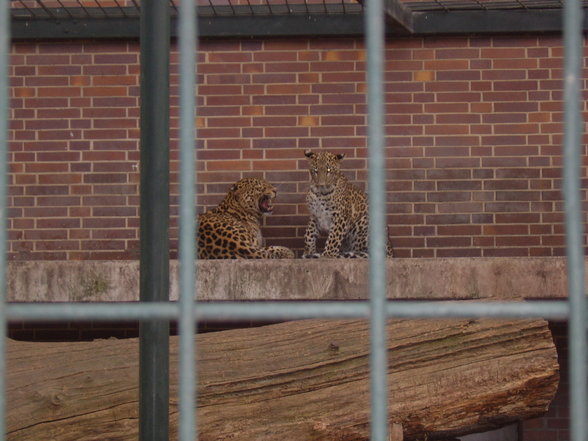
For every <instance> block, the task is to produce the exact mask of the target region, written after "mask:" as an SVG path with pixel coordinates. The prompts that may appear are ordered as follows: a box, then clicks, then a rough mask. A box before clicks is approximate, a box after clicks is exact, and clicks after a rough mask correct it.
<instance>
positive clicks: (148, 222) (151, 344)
mask: <svg viewBox="0 0 588 441" xmlns="http://www.w3.org/2000/svg"><path fill="white" fill-rule="evenodd" d="M170 27H171V24H170V8H169V2H168V1H162V0H144V1H143V2H142V3H141V32H140V34H141V39H140V43H141V45H140V51H141V155H140V160H141V162H140V166H141V191H140V201H141V207H140V212H141V231H140V236H141V237H140V243H141V262H140V298H141V301H143V302H154V301H166V300H168V299H169V235H168V230H169V59H170V56H169V49H170V35H171V32H170ZM139 359H140V361H139V379H140V380H139V383H140V389H139V438H140V440H141V441H164V440H165V441H167V440H168V439H169V436H168V433H169V322H167V321H158V320H153V321H150V322H141V323H140V325H139Z"/></svg>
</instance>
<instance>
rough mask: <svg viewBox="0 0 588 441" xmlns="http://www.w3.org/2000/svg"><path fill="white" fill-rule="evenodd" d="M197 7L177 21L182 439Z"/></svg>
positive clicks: (185, 435) (191, 391)
mask: <svg viewBox="0 0 588 441" xmlns="http://www.w3.org/2000/svg"><path fill="white" fill-rule="evenodd" d="M196 23H197V21H196V7H195V4H194V1H193V0H182V2H181V6H180V15H179V21H178V44H179V48H180V242H179V244H180V245H179V246H180V250H179V251H180V319H179V329H180V387H179V397H178V400H179V408H180V418H179V440H180V441H192V440H195V439H197V438H198V435H197V431H196V420H195V418H196V415H195V405H196V398H195V397H196V363H195V357H196V343H195V334H196V332H195V331H196V323H195V317H194V309H195V295H194V286H195V272H196V270H195V264H194V260H195V250H196V237H195V236H196V232H195V229H196V228H195V227H196V220H195V212H196V210H195V205H196V201H195V189H194V185H195V183H196V178H195V175H196V173H195V164H194V156H195V155H194V147H195V144H194V138H195V128H194V117H195V103H196V100H195V96H194V95H195V84H196V72H195V69H196V61H195V57H196V37H197V35H198V32H197V29H196Z"/></svg>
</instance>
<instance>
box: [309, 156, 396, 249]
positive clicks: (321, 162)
mask: <svg viewBox="0 0 588 441" xmlns="http://www.w3.org/2000/svg"><path fill="white" fill-rule="evenodd" d="M304 154H305V156H306V157H307V158H308V165H309V171H310V187H309V190H308V194H307V197H306V201H307V203H308V209H309V212H310V220H309V222H308V226H307V228H306V234H305V236H304V254H303V257H304V258H313V257H368V224H369V220H368V198H367V194H366V193H365V192H364V191H363V190H361V189H359V188H358V187H356V186H355V185H353V184H352V183H351V182H349V181H348V180H347V178H346V177H345V176H344V175H343V173H342V172H341V167H340V165H341V160H342V159H343V158H344V157H345V155H344V154H333V153H329V152H325V151H321V152H318V153H314V152H312V151H310V150H306V152H305V153H304ZM321 233H322V234H327V241H326V243H325V248H324V250H323V252H322V254H320V253H317V246H316V243H317V238H318V236H319V234H321ZM386 255H387V256H388V257H392V255H393V251H392V247H391V245H390V242H389V240H388V241H387V246H386Z"/></svg>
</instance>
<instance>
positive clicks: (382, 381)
mask: <svg viewBox="0 0 588 441" xmlns="http://www.w3.org/2000/svg"><path fill="white" fill-rule="evenodd" d="M384 24H385V23H384V4H383V2H382V0H370V1H368V2H367V6H366V15H365V30H366V50H367V83H368V97H367V98H368V100H367V104H368V152H369V155H368V168H369V182H368V187H369V211H370V212H369V221H370V222H369V230H370V231H369V252H370V263H369V281H370V341H371V350H370V368H371V369H370V373H371V374H370V379H371V383H370V385H371V388H370V393H371V411H372V420H371V440H372V441H387V440H388V381H387V374H388V357H387V333H386V318H387V314H386V242H387V240H386V225H385V219H386V205H385V200H386V199H385V196H384V191H385V185H384V152H383V151H384V87H383V73H384V58H385V56H384V54H385V53H384Z"/></svg>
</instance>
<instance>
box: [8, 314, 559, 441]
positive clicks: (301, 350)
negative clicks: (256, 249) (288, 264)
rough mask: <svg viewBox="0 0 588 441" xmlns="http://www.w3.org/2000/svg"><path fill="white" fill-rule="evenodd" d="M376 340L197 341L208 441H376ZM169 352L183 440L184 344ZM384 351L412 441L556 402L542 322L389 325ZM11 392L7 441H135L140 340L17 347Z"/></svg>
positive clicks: (250, 333)
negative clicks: (372, 347) (372, 439)
mask: <svg viewBox="0 0 588 441" xmlns="http://www.w3.org/2000/svg"><path fill="white" fill-rule="evenodd" d="M368 329H369V328H368V324H367V322H365V321H360V320H304V321H294V322H288V323H282V324H277V325H270V326H264V327H259V328H250V329H241V330H235V331H224V332H217V333H210V334H201V335H198V336H197V347H198V354H199V355H198V378H199V386H198V426H199V431H200V435H199V436H200V438H199V439H200V440H202V441H212V440H215V441H222V440H229V439H230V440H235V439H238V440H239V441H247V440H251V441H254V440H255V441H265V440H267V441H269V440H280V441H282V440H301V441H307V440H325V441H326V440H341V441H352V440H356V441H359V440H367V439H368V438H369V426H368V424H369V392H368V387H369V386H368V384H369V367H368V362H369V360H368V359H369V356H368V351H369V330H368ZM170 343H171V363H172V369H171V370H172V371H173V372H174V373H173V374H172V379H171V394H170V395H171V401H172V402H171V405H170V409H171V413H170V420H171V424H170V425H171V431H172V434H171V436H170V439H176V424H177V402H176V396H177V385H178V381H177V374H176V373H175V371H176V369H175V366H176V365H177V338H176V337H172V338H171V342H170ZM388 347H389V365H390V369H389V375H388V381H389V387H390V409H389V411H390V423H391V427H393V429H394V430H393V432H397V431H398V429H399V427H400V426H401V427H402V432H403V435H404V439H405V440H412V439H417V438H422V437H423V436H425V435H426V436H427V437H428V438H429V439H440V438H449V437H452V436H459V435H463V434H467V433H474V432H480V431H484V430H489V429H491V428H495V427H500V426H501V425H505V424H508V423H511V422H513V421H517V420H519V419H524V418H531V417H536V416H538V415H540V414H542V413H543V412H545V411H546V410H547V408H548V406H549V403H550V401H551V400H552V398H553V396H554V394H555V392H556V390H557V385H558V378H559V376H558V363H557V355H556V351H555V347H554V344H553V340H552V337H551V333H550V331H549V329H548V326H547V323H546V322H545V321H543V320H400V321H392V322H390V325H389V339H388ZM7 387H8V398H7V400H8V406H7V407H8V415H7V430H8V440H10V441H25V440H26V441H30V440H38V439H51V440H53V441H60V440H68V441H69V440H74V439H75V440H77V441H85V440H101V441H104V440H120V441H123V440H136V439H137V433H138V423H137V414H138V404H137V400H138V390H137V388H138V341H137V340H136V339H128V340H97V341H93V342H75V343H69V342H68V343H32V342H19V341H9V342H8V372H7ZM396 438H398V437H397V436H396Z"/></svg>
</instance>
